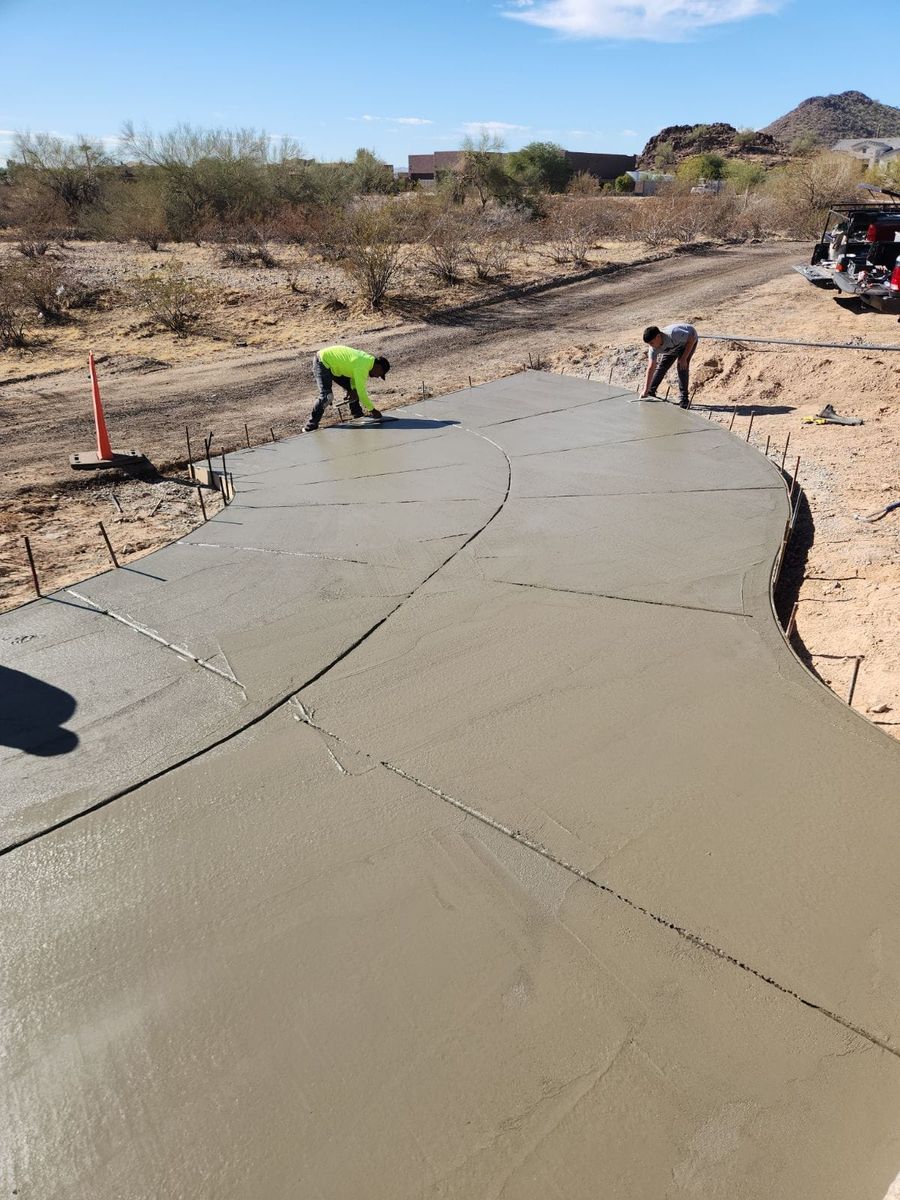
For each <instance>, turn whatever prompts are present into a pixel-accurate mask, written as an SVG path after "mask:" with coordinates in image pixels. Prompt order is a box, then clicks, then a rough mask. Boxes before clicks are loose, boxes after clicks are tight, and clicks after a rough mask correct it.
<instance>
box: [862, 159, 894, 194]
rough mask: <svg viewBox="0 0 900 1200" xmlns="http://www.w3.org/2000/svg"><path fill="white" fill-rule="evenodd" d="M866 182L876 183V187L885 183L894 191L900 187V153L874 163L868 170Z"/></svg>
mask: <svg viewBox="0 0 900 1200" xmlns="http://www.w3.org/2000/svg"><path fill="white" fill-rule="evenodd" d="M866 182H867V183H874V184H875V185H876V187H880V186H881V185H882V184H883V185H884V186H885V187H888V188H890V189H891V190H892V191H897V190H898V189H900V155H897V156H896V157H894V158H888V159H886V160H885V161H884V162H879V163H875V164H873V166H871V167H870V168H869V169H868V171H866Z"/></svg>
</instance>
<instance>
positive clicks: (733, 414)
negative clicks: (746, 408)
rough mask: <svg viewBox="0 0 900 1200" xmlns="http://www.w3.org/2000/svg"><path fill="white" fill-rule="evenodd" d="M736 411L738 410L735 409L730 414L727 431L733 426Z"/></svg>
mask: <svg viewBox="0 0 900 1200" xmlns="http://www.w3.org/2000/svg"><path fill="white" fill-rule="evenodd" d="M737 412H738V410H737V409H735V410H734V412H733V413H732V414H731V424H730V425H729V426H728V430H729V432H730V431H731V430H732V429H733V428H734V418H735V417H736V416H737Z"/></svg>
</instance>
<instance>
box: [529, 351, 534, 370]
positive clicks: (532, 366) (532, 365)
mask: <svg viewBox="0 0 900 1200" xmlns="http://www.w3.org/2000/svg"><path fill="white" fill-rule="evenodd" d="M528 365H529V367H531V369H532V371H533V370H534V363H533V362H532V361H531V351H530V350H529V351H528Z"/></svg>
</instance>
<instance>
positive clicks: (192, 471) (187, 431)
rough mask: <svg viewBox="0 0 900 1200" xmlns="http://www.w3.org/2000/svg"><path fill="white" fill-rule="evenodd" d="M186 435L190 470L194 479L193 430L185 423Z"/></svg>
mask: <svg viewBox="0 0 900 1200" xmlns="http://www.w3.org/2000/svg"><path fill="white" fill-rule="evenodd" d="M184 436H185V439H186V440H187V452H188V471H189V472H190V475H191V479H193V478H194V456H193V454H192V453H191V431H190V429H188V427H187V425H185V427H184Z"/></svg>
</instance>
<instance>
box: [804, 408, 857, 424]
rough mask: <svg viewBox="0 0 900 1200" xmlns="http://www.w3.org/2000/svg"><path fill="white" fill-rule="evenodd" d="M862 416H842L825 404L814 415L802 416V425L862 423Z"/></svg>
mask: <svg viewBox="0 0 900 1200" xmlns="http://www.w3.org/2000/svg"><path fill="white" fill-rule="evenodd" d="M862 423H863V419H862V417H842V416H840V414H838V413H836V412H835V411H834V409H833V408H832V407H831V405H830V404H826V405H825V407H824V408H823V409H822V410H821V412H817V413H816V415H815V416H814V417H804V418H803V424H804V425H862Z"/></svg>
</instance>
